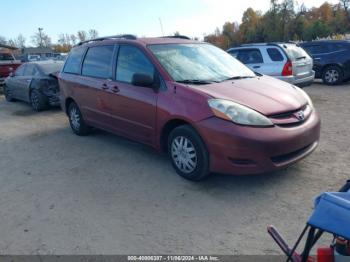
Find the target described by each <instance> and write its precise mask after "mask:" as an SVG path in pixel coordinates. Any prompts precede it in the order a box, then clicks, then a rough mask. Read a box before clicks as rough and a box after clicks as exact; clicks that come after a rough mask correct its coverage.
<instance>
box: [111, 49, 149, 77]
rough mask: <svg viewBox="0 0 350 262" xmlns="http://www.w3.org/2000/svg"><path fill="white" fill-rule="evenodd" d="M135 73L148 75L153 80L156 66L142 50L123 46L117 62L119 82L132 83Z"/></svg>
mask: <svg viewBox="0 0 350 262" xmlns="http://www.w3.org/2000/svg"><path fill="white" fill-rule="evenodd" d="M135 73H137V74H146V75H149V76H151V77H152V78H153V76H154V73H155V70H154V66H153V65H152V63H151V62H150V61H149V60H148V58H147V57H146V56H145V55H144V54H143V53H142V52H141V51H140V49H138V48H136V47H133V46H121V47H120V50H119V55H118V62H117V74H116V76H117V77H116V78H117V81H121V82H126V83H131V82H132V77H133V75H134V74H135Z"/></svg>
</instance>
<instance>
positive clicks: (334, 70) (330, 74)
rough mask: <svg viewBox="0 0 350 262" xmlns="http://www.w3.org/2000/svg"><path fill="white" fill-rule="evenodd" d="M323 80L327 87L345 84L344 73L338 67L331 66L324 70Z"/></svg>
mask: <svg viewBox="0 0 350 262" xmlns="http://www.w3.org/2000/svg"><path fill="white" fill-rule="evenodd" d="M322 80H323V83H325V84H326V85H330V86H334V85H338V84H340V83H342V82H343V71H342V70H341V68H340V67H338V66H329V67H327V68H326V69H325V70H324V72H323V75H322Z"/></svg>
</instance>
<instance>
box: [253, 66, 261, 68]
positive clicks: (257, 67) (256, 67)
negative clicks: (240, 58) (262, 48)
mask: <svg viewBox="0 0 350 262" xmlns="http://www.w3.org/2000/svg"><path fill="white" fill-rule="evenodd" d="M260 67H261V66H253V68H260Z"/></svg>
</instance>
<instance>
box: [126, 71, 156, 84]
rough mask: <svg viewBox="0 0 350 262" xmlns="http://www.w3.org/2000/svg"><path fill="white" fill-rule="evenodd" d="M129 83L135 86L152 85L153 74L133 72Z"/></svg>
mask: <svg viewBox="0 0 350 262" xmlns="http://www.w3.org/2000/svg"><path fill="white" fill-rule="evenodd" d="M131 83H132V84H133V85H135V86H143V87H152V86H153V84H154V79H153V76H150V75H146V74H138V73H136V74H134V75H133V76H132V80H131Z"/></svg>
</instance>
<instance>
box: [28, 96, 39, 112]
mask: <svg viewBox="0 0 350 262" xmlns="http://www.w3.org/2000/svg"><path fill="white" fill-rule="evenodd" d="M30 101H31V103H32V107H33V108H34V109H35V110H38V108H39V105H40V101H39V96H38V94H37V93H36V92H33V93H32V94H31V96H30Z"/></svg>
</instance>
